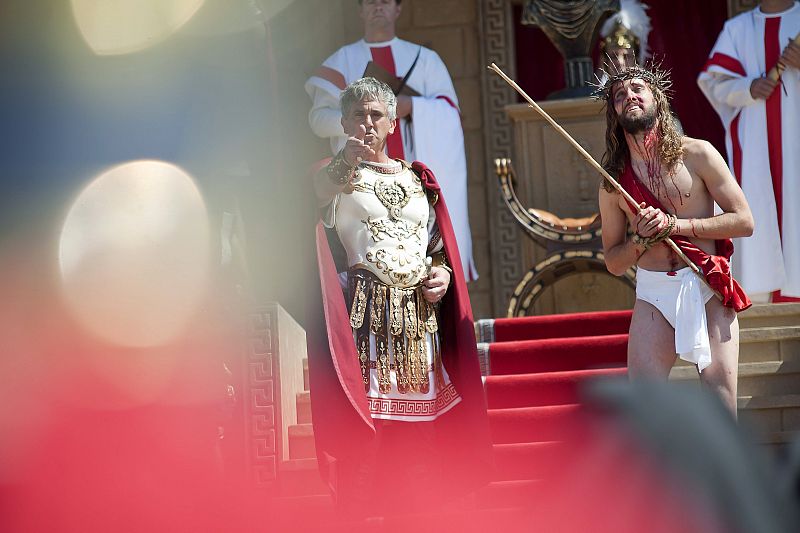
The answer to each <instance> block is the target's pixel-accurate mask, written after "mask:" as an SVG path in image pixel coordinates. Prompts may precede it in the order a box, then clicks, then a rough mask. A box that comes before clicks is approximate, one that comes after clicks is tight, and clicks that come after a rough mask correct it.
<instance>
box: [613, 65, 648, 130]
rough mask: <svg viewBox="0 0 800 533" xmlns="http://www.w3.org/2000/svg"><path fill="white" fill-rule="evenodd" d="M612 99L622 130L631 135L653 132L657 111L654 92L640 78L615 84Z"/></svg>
mask: <svg viewBox="0 0 800 533" xmlns="http://www.w3.org/2000/svg"><path fill="white" fill-rule="evenodd" d="M612 97H613V99H614V111H616V113H617V118H618V120H619V123H620V125H621V126H622V128H623V129H624V130H625V131H626V132H627V133H630V134H631V135H636V134H637V133H642V132H645V131H649V130H651V129H652V128H653V127H654V126H655V125H656V119H657V111H656V101H655V97H654V96H653V91H652V90H651V89H650V87H649V86H648V85H647V83H645V82H644V80H641V79H639V78H634V79H631V80H623V81H621V82H618V83H617V84H615V86H614V88H613V91H612Z"/></svg>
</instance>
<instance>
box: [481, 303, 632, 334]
mask: <svg viewBox="0 0 800 533" xmlns="http://www.w3.org/2000/svg"><path fill="white" fill-rule="evenodd" d="M630 325H631V311H603V312H595V313H571V314H563V315H541V316H526V317H518V318H497V319H495V321H494V340H495V342H505V341H516V340H523V339H553V338H560V337H590V336H595V335H613V334H619V333H628V327H629V326H630Z"/></svg>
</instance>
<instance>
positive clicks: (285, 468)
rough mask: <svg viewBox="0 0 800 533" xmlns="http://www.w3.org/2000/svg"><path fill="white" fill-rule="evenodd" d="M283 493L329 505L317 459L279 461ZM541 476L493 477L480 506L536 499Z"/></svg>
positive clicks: (482, 493) (479, 499) (513, 504)
mask: <svg viewBox="0 0 800 533" xmlns="http://www.w3.org/2000/svg"><path fill="white" fill-rule="evenodd" d="M278 468H279V476H280V477H279V479H280V494H279V496H281V497H286V498H290V497H296V498H300V499H301V501H302V502H305V503H307V504H310V505H311V507H318V506H326V505H328V501H329V500H328V495H329V494H330V492H329V490H328V487H327V486H326V485H325V483H324V482H323V481H322V478H321V476H320V475H319V471H318V469H317V460H316V459H294V460H290V461H282V462H281V464H280V465H279V467H278ZM541 486H542V481H539V480H527V479H524V480H503V481H492V482H491V483H489V484H488V485H486V486H485V487H482V488H481V489H479V490H478V491H477V492H476V493H475V502H476V506H477V508H479V509H490V508H491V509H497V508H504V507H521V506H525V505H527V504H529V503H530V502H531V501H533V500H534V497H535V491H536V490H537V488H538V489H541Z"/></svg>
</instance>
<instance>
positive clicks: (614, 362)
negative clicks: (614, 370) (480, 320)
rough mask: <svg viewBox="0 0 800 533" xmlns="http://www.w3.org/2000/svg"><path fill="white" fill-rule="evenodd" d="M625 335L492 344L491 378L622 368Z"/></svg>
mask: <svg viewBox="0 0 800 533" xmlns="http://www.w3.org/2000/svg"><path fill="white" fill-rule="evenodd" d="M627 346H628V335H627V333H626V334H617V335H598V336H592V337H572V338H560V339H555V338H553V339H543V340H520V341H511V342H493V343H491V344H490V345H489V356H490V358H491V373H492V375H508V374H530V373H534V372H559V371H567V370H588V369H591V368H601V367H610V366H617V367H618V366H621V365H625V362H626V358H627Z"/></svg>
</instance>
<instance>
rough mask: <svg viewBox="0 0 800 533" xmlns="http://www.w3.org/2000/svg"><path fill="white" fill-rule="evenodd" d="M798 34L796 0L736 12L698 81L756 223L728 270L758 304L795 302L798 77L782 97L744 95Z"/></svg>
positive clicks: (799, 285)
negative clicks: (775, 9) (773, 8)
mask: <svg viewBox="0 0 800 533" xmlns="http://www.w3.org/2000/svg"><path fill="white" fill-rule="evenodd" d="M798 32H800V3H799V2H795V4H794V6H793V7H791V8H789V9H788V10H786V11H783V12H782V13H776V14H769V15H767V14H764V13H761V11H760V10H759V9H758V8H756V9H754V10H752V11H748V12H746V13H742V14H741V15H739V16H737V17H734V18H732V19H730V20H729V21H727V22H726V23H725V27H724V28H723V30H722V33H720V35H719V38H718V39H717V43H716V44H715V45H714V49H713V50H712V51H711V55H710V56H709V59H708V62H707V63H706V66H705V68H704V69H703V72H701V73H700V76H699V77H698V80H697V81H698V84H699V86H700V89H701V90H702V91H703V93H704V94H705V95H706V97H707V98H708V100H709V101H710V102H711V105H712V106H713V107H714V109H715V110H716V111H717V113H718V114H719V116H720V118H721V119H722V123H723V125H724V126H725V143H726V148H727V151H728V159H729V164H730V167H731V170H732V172H733V174H734V176H736V179H737V181H738V182H739V183H740V184H741V186H742V190H743V191H744V193H745V196H746V197H747V201H748V202H749V204H750V209H751V210H752V212H753V217H754V218H755V231H754V232H753V236H752V237H749V238H746V239H736V240H735V246H736V250H737V253H736V254H734V256H733V269H734V272H735V274H736V276H737V278H738V279H739V280H740V282H741V284H742V286H743V287H744V288H745V290H746V291H747V292H748V293H750V295H751V296H755V297H756V298H759V295H764V296H765V294H764V293H770V292H773V291H781V294H782V296H791V297H800V72H799V71H798V70H797V69H792V68H790V69H787V70H786V71H784V73H783V85H784V87H785V92H784V89H782V88H781V87H778V88H777V89H776V90H775V92H773V93H772V95H771V96H770V98H769V99H768V100H766V101H765V100H760V99H758V100H754V99H753V98H752V97H751V95H750V84H751V82H752V81H753V79H755V78H758V77H760V76H763V75H764V74H765V73H766V72H768V71H769V69H770V68H772V66H773V65H774V63H775V61H776V60H777V58H778V57H779V56H780V54H781V52H782V51H783V49H784V48H785V47H786V45H787V44H788V42H789V40H790V39H793V38H794V37H795V36H796V35H797V34H798ZM773 181H774V182H775V186H773ZM780 189H782V191H781V190H780ZM776 191H777V192H778V194H777V195H776ZM776 197H777V198H776ZM776 200H777V201H776ZM779 210H782V216H781V220H780V227H779V220H778V212H779ZM754 299H755V298H754ZM761 299H763V296H762V297H761Z"/></svg>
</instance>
